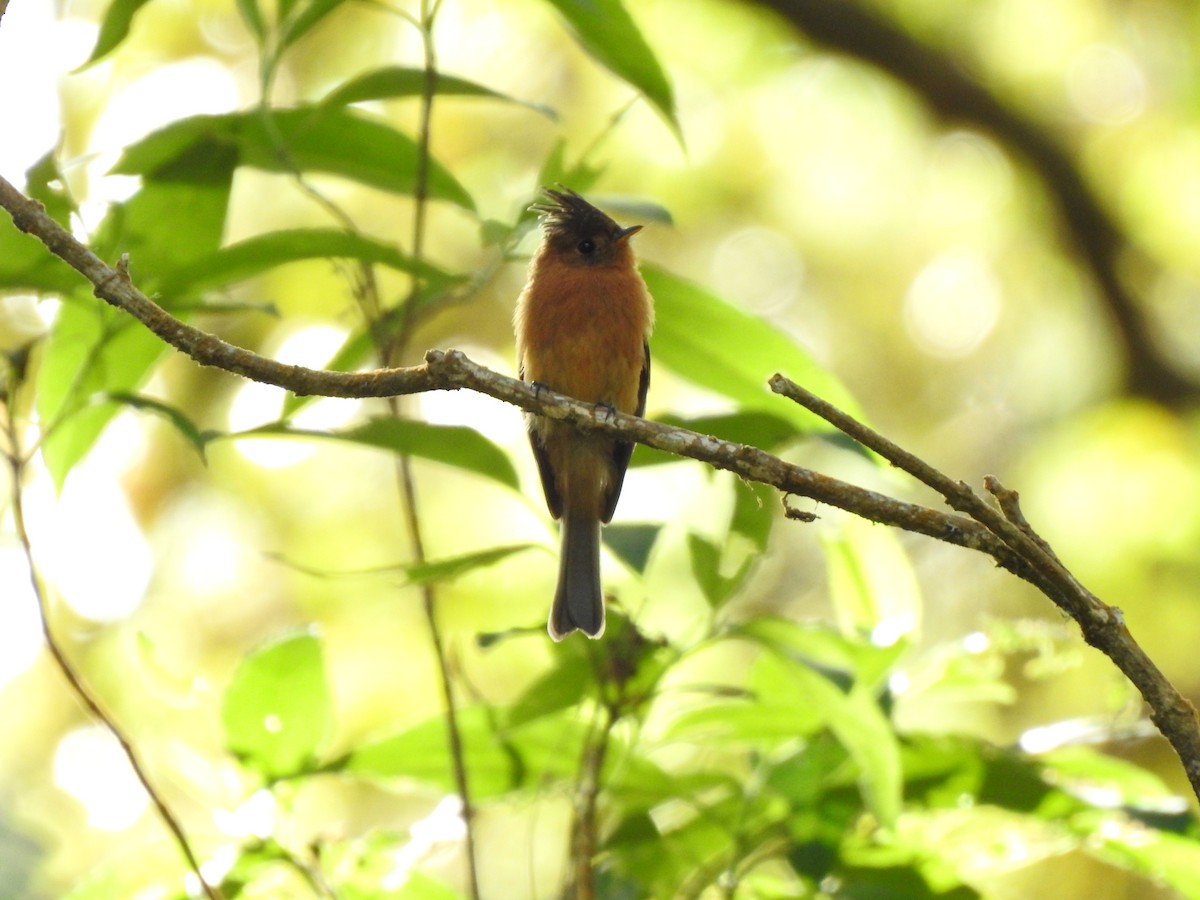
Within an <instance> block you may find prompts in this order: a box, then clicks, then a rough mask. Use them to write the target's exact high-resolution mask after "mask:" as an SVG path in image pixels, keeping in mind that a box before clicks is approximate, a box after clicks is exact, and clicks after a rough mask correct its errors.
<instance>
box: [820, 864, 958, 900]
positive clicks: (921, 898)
mask: <svg viewBox="0 0 1200 900" xmlns="http://www.w3.org/2000/svg"><path fill="white" fill-rule="evenodd" d="M836 877H837V882H838V894H837V895H838V897H844V898H845V900H973V898H976V897H979V896H980V894H979V893H978V892H977V891H976V890H975V889H974V888H972V887H969V886H967V885H963V884H956V885H953V886H950V887H946V888H944V889H938V888H935V887H933V886H931V885H930V884H929V882H928V881H926V880H925V878H924V876H923V875H922V874H921V872H920V870H919V868H917V867H916V866H915V865H914V866H879V867H878V868H876V867H873V866H848V867H839V868H838V870H837V876H836Z"/></svg>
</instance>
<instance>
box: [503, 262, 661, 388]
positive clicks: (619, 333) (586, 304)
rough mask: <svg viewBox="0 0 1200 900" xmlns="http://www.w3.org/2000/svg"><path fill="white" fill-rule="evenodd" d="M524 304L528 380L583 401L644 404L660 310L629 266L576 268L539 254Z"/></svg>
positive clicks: (520, 332)
mask: <svg viewBox="0 0 1200 900" xmlns="http://www.w3.org/2000/svg"><path fill="white" fill-rule="evenodd" d="M530 268H531V271H530V280H529V283H528V284H527V285H526V287H525V290H524V292H523V293H522V295H521V299H520V301H519V303H518V307H517V321H516V331H517V342H518V351H519V353H520V359H521V364H522V366H523V367H524V371H525V380H526V381H531V382H539V383H541V384H544V385H546V386H547V387H549V388H551V389H552V390H556V391H560V392H561V393H564V394H568V395H570V396H572V397H575V398H577V399H579V400H585V401H589V402H592V403H606V404H609V405H611V406H614V407H616V408H617V409H620V410H622V411H625V412H633V411H634V410H636V408H637V402H638V385H639V383H640V381H641V373H642V367H643V365H644V342H645V340H646V337H647V335H648V334H649V331H650V329H651V327H652V325H653V321H654V311H653V306H652V304H651V301H650V295H649V293H648V292H647V291H646V285H645V282H643V281H642V277H641V275H639V274H638V272H637V269H635V268H634V267H633V266H632V264H631V265H629V266H603V267H601V266H597V267H588V266H569V265H564V264H562V263H558V262H556V261H554V260H548V259H545V258H541V259H535V260H534V263H533V264H532V265H531V267H530Z"/></svg>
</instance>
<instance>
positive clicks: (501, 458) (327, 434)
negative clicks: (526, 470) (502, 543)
mask: <svg viewBox="0 0 1200 900" xmlns="http://www.w3.org/2000/svg"><path fill="white" fill-rule="evenodd" d="M230 437H232V438H249V437H304V438H327V439H332V440H336V441H349V442H350V443H354V444H361V445H362V446H364V447H375V448H378V449H380V450H388V451H391V452H392V453H398V454H405V455H408V456H417V457H420V458H422V459H430V460H434V461H435V462H440V463H445V464H446V465H449V466H454V467H456V468H459V469H463V470H465V471H468V472H473V473H475V474H477V475H483V476H485V477H487V478H491V479H492V480H493V481H497V482H499V483H500V484H503V485H505V486H506V487H510V488H512V489H513V490H517V489H518V487H519V485H518V482H517V472H516V469H515V468H514V467H513V464H512V460H511V459H509V458H508V454H506V453H505V452H504V451H503V450H502V449H500V447H498V446H497V445H496V444H494V443H492V442H491V441H490V440H488V439H487V438H485V437H484V436H483V435H481V434H480V433H479V432H478V431H475V430H474V429H471V428H466V427H464V426H462V425H430V424H429V423H427V422H416V421H412V420H410V419H392V418H378V419H370V420H369V421H367V422H365V423H363V424H362V425H358V426H356V427H354V428H350V429H347V430H345V431H313V430H307V429H303V428H294V427H292V426H290V425H288V424H287V423H285V422H278V423H274V424H271V425H264V426H262V427H261V428H254V429H251V430H250V431H241V432H238V433H236V434H231V435H230Z"/></svg>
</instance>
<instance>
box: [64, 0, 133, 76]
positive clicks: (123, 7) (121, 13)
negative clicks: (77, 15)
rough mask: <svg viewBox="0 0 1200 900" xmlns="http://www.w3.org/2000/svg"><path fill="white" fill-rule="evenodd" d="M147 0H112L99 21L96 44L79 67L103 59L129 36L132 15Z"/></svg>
mask: <svg viewBox="0 0 1200 900" xmlns="http://www.w3.org/2000/svg"><path fill="white" fill-rule="evenodd" d="M148 2H149V0H112V2H111V3H110V4H109V5H108V10H107V11H106V12H105V13H104V20H103V21H102V22H101V23H100V33H99V34H98V35H97V36H96V46H95V47H93V48H92V55H91V56H89V57H88V59H87V62H85V63H84V64H83V65H82V66H80V69H86V68H87V67H88V66H90V65H92V63H94V62H96V61H97V60H100V59H103V58H104V57H105V56H107V55H108V54H110V53H112V51H113V50H115V49H117V47H118V46H120V44H121V42H122V41H124V40H125V38H127V37H128V36H129V29H130V27H132V25H133V17H134V16H135V15H137V12H138V10H140V9H141V8H142V7H143V6H145V5H146V4H147V3H148Z"/></svg>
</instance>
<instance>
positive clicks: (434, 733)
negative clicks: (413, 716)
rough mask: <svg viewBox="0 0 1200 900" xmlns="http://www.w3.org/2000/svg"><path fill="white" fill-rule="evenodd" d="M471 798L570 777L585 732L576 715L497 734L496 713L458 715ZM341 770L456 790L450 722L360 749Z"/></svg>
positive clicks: (434, 722)
mask: <svg viewBox="0 0 1200 900" xmlns="http://www.w3.org/2000/svg"><path fill="white" fill-rule="evenodd" d="M458 728H459V734H460V736H461V738H462V743H463V756H464V761H465V763H466V769H467V771H468V772H469V773H470V775H471V793H472V795H473V796H476V797H478V798H480V799H484V798H487V797H494V796H498V795H500V794H504V793H507V792H509V791H511V790H514V789H515V788H517V787H519V786H520V785H522V784H524V783H526V782H527V781H529V780H531V779H538V780H540V779H541V778H543V777H547V776H554V777H564V778H565V777H569V776H570V775H571V774H572V773H573V771H574V768H575V766H576V763H577V760H578V758H579V757H578V753H579V749H580V747H581V746H582V741H583V739H584V737H585V728H584V726H583V725H582V724H581V723H579V722H578V721H577V720H576V719H575V718H574V717H573V716H572V717H570V718H568V717H564V716H553V715H552V716H544V717H541V718H538V719H536V720H534V721H532V722H530V723H528V724H525V725H522V726H521V727H519V728H514V729H507V730H504V731H497V729H496V727H495V725H494V722H493V720H492V713H491V711H490V710H487V709H484V708H482V707H468V708H466V709H460V710H459V711H458ZM340 768H342V769H343V770H344V771H347V772H350V773H352V774H356V775H364V776H371V777H379V778H411V779H413V780H415V781H418V782H422V783H424V784H429V785H432V786H434V787H436V788H439V789H441V790H446V791H452V790H454V789H455V787H454V778H453V774H452V767H451V763H450V755H449V751H448V750H447V745H446V722H445V719H444V718H443V717H442V716H435V717H434V718H432V719H428V720H426V721H425V722H422V723H421V724H419V725H416V726H414V727H412V728H409V729H407V730H406V731H402V732H400V733H399V734H395V735H392V736H391V737H387V738H383V739H381V740H379V741H375V742H372V743H366V744H362V745H360V746H359V747H358V748H356V749H355V750H353V751H352V752H351V753H350V755H349V756H348V757H347V758H346V759H345V760H344V761H343V762H342V764H341V766H340Z"/></svg>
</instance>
